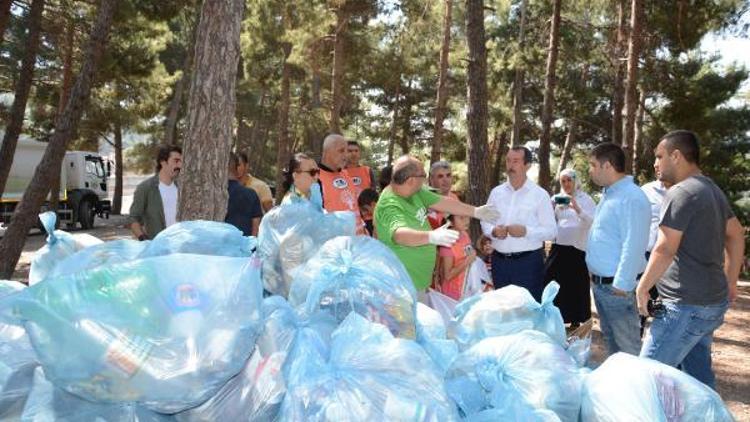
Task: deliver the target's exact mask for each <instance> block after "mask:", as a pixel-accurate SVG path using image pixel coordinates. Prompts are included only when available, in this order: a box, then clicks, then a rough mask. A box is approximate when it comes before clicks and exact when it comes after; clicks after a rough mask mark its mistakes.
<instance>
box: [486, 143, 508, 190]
mask: <svg viewBox="0 0 750 422" xmlns="http://www.w3.org/2000/svg"><path fill="white" fill-rule="evenodd" d="M507 149H508V133H507V132H505V131H497V132H496V133H495V142H494V145H493V146H492V163H491V165H490V167H491V168H492V174H491V175H490V181H489V185H488V187H490V188H491V187H493V186H497V185H499V184H500V176H501V175H502V173H503V168H504V166H505V162H504V161H503V156H505V153H506V152H507ZM493 163H494V164H493Z"/></svg>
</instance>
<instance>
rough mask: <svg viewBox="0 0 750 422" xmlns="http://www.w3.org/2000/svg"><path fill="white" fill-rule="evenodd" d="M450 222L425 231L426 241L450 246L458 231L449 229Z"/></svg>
mask: <svg viewBox="0 0 750 422" xmlns="http://www.w3.org/2000/svg"><path fill="white" fill-rule="evenodd" d="M450 224H451V223H446V224H445V225H443V226H441V227H438V228H436V229H435V230H433V231H431V232H429V233H427V235H428V241H429V242H430V243H431V244H433V245H437V246H452V245H453V244H454V243H456V240H458V232H457V231H455V230H451V229H449V228H448V226H449V225H450Z"/></svg>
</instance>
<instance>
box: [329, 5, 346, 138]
mask: <svg viewBox="0 0 750 422" xmlns="http://www.w3.org/2000/svg"><path fill="white" fill-rule="evenodd" d="M349 17H350V16H349V12H348V11H347V10H346V9H345V8H344V7H343V6H340V7H339V8H338V9H336V30H335V32H334V34H333V72H332V75H331V119H330V122H329V124H328V126H329V129H330V130H331V132H337V133H340V132H341V121H340V120H341V105H342V104H343V102H344V63H345V60H346V57H345V54H346V52H345V51H344V41H345V39H344V38H345V37H344V35H345V34H346V28H347V26H348V25H349Z"/></svg>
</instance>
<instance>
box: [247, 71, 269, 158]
mask: <svg viewBox="0 0 750 422" xmlns="http://www.w3.org/2000/svg"><path fill="white" fill-rule="evenodd" d="M266 90H267V88H266V87H265V86H262V87H261V88H260V98H259V99H258V113H257V116H258V117H256V118H255V119H254V120H253V125H252V127H251V128H250V131H249V134H248V138H247V144H241V145H243V147H242V148H243V151H245V152H248V153H249V155H250V157H252V156H254V155H256V152H257V151H258V150H260V147H261V145H262V142H264V140H261V139H259V136H258V135H259V134H260V126H261V122H262V121H263V120H265V119H264V118H263V117H264V114H265V106H266V98H267V97H268V95H267V94H266ZM240 139H242V137H240ZM250 171H253V169H252V168H251V169H250Z"/></svg>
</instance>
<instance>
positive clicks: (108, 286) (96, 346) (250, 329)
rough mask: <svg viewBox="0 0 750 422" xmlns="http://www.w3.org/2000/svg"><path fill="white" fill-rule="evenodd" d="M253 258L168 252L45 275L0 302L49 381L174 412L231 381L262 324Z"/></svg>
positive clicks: (104, 397) (100, 396) (92, 397)
mask: <svg viewBox="0 0 750 422" xmlns="http://www.w3.org/2000/svg"><path fill="white" fill-rule="evenodd" d="M261 295H262V287H261V282H260V263H259V262H258V260H257V259H254V258H251V259H247V258H231V257H216V256H206V255H190V254H174V255H168V256H163V257H156V258H147V259H139V260H134V261H130V262H128V263H124V264H117V265H110V266H105V267H98V268H95V269H92V270H88V271H84V272H80V273H76V274H73V275H67V276H61V277H56V278H49V279H47V280H45V281H43V282H41V283H39V284H37V285H35V286H33V287H30V288H28V289H25V290H24V291H22V292H21V293H19V294H16V295H12V296H9V297H6V298H5V299H3V300H0V313H3V314H5V315H6V316H10V317H14V318H17V319H18V320H20V321H22V322H23V323H24V325H25V327H26V331H27V333H28V334H29V338H30V339H31V342H32V344H33V345H34V349H35V351H36V353H37V357H38V359H39V362H40V363H41V364H42V366H43V367H44V370H45V374H46V376H47V378H48V379H49V380H51V381H52V382H54V383H55V385H57V386H59V387H61V388H64V389H65V390H66V391H68V392H70V393H73V394H76V395H79V396H81V397H83V398H85V399H89V400H92V401H103V402H139V403H141V404H143V405H145V406H147V407H149V408H150V409H152V410H155V411H159V412H164V413H173V412H177V411H180V410H184V409H186V408H189V407H193V406H196V405H198V404H200V403H202V402H203V401H205V400H206V399H208V398H209V397H211V395H213V394H214V393H215V392H216V391H217V390H218V389H219V388H220V387H221V386H222V385H224V383H226V382H227V381H228V380H229V379H230V378H231V377H233V376H234V375H236V374H237V373H238V372H239V371H240V370H241V369H242V367H243V365H244V362H245V361H246V360H247V358H248V357H249V356H250V354H251V352H252V350H253V347H254V345H255V339H256V337H257V334H258V331H259V330H260V328H261V324H262V316H261V311H260V304H261Z"/></svg>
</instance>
